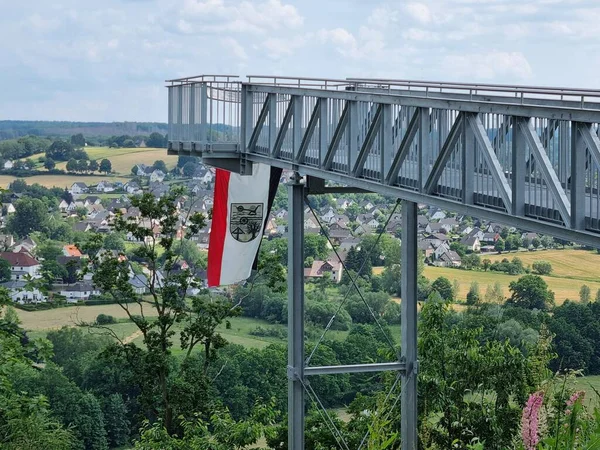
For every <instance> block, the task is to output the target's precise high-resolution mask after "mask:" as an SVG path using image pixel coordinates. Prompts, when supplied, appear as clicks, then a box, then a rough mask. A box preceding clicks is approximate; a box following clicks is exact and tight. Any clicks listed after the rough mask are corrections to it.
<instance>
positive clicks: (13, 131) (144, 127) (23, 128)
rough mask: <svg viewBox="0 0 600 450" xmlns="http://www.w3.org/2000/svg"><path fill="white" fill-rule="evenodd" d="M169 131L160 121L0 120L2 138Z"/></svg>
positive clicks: (0, 136) (141, 133)
mask: <svg viewBox="0 0 600 450" xmlns="http://www.w3.org/2000/svg"><path fill="white" fill-rule="evenodd" d="M154 132H158V133H161V134H166V133H167V124H166V123H158V122H112V123H108V122H50V121H32V120H0V140H5V139H15V138H19V137H21V136H28V135H30V136H53V137H66V136H71V135H73V134H77V133H82V134H83V135H84V136H86V137H102V136H119V135H125V134H126V135H132V136H133V135H138V136H139V135H149V134H151V133H154Z"/></svg>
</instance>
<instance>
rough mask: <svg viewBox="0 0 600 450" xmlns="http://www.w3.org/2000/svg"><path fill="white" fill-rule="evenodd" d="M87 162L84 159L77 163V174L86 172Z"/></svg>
mask: <svg viewBox="0 0 600 450" xmlns="http://www.w3.org/2000/svg"><path fill="white" fill-rule="evenodd" d="M88 168H89V166H88V162H87V160H85V159H80V160H79V161H77V171H78V172H87V171H88Z"/></svg>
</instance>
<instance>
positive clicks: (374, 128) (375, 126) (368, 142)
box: [352, 104, 383, 177]
mask: <svg viewBox="0 0 600 450" xmlns="http://www.w3.org/2000/svg"><path fill="white" fill-rule="evenodd" d="M382 113H383V105H381V104H379V105H378V106H377V110H376V111H375V115H374V116H373V120H372V122H371V125H370V126H369V130H368V131H367V136H366V137H365V141H364V142H363V145H362V147H361V148H360V152H359V153H358V157H357V158H356V163H355V164H354V168H353V169H352V174H353V175H354V176H355V177H360V176H361V175H362V171H363V167H364V166H365V162H366V161H367V157H368V156H369V152H370V151H371V147H373V142H375V138H376V137H377V134H378V133H380V132H381V126H382V124H383V121H382V120H381V119H382V117H381V116H382Z"/></svg>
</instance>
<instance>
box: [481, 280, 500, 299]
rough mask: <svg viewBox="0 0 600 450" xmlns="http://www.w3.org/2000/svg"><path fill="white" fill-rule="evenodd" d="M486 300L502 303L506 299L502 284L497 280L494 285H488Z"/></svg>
mask: <svg viewBox="0 0 600 450" xmlns="http://www.w3.org/2000/svg"><path fill="white" fill-rule="evenodd" d="M484 297H485V301H486V302H488V303H495V304H500V303H502V302H503V301H504V293H503V291H502V286H500V283H498V282H497V281H496V282H495V283H494V285H493V286H491V285H489V284H488V286H487V288H486V290H485V296H484Z"/></svg>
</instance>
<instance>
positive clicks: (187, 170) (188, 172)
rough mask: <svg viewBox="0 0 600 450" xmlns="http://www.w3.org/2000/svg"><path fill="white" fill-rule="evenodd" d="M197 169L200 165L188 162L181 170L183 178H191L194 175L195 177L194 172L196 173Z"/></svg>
mask: <svg viewBox="0 0 600 450" xmlns="http://www.w3.org/2000/svg"><path fill="white" fill-rule="evenodd" d="M197 167H198V164H196V163H194V162H192V161H188V162H186V163H185V165H184V166H183V168H182V169H181V171H182V173H183V176H184V177H191V176H192V175H194V172H195V171H196V168H197Z"/></svg>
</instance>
